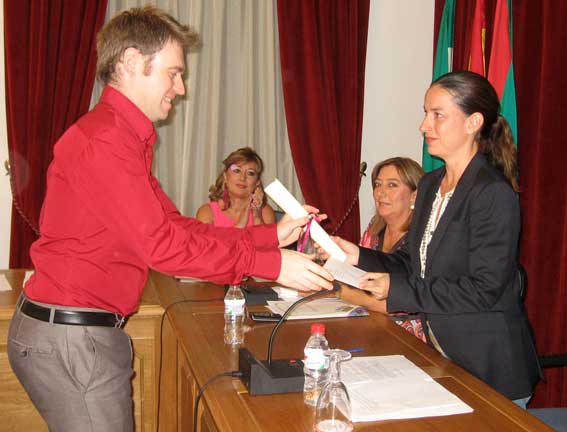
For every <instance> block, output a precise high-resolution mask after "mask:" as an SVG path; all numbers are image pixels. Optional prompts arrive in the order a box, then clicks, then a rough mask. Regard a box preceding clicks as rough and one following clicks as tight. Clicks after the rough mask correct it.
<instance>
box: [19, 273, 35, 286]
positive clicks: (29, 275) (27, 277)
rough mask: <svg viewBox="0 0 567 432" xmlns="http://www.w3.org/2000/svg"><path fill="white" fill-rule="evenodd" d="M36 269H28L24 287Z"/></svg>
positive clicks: (23, 283)
mask: <svg viewBox="0 0 567 432" xmlns="http://www.w3.org/2000/svg"><path fill="white" fill-rule="evenodd" d="M33 273H34V271H33V270H28V271H27V272H26V273H25V274H24V281H23V282H22V287H23V286H24V285H25V284H26V282H27V281H28V280H29V279H30V278H31V277H32V276H33Z"/></svg>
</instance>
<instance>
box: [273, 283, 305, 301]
mask: <svg viewBox="0 0 567 432" xmlns="http://www.w3.org/2000/svg"><path fill="white" fill-rule="evenodd" d="M272 289H273V290H274V291H275V292H276V294H277V295H278V298H280V299H282V300H294V301H295V300H299V299H300V298H301V296H300V295H299V292H298V291H297V290H294V289H292V288H285V287H282V286H274V287H272Z"/></svg>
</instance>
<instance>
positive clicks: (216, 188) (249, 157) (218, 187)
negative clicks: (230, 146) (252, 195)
mask: <svg viewBox="0 0 567 432" xmlns="http://www.w3.org/2000/svg"><path fill="white" fill-rule="evenodd" d="M242 162H254V163H255V164H256V166H257V167H258V185H259V186H260V187H262V172H263V171H264V162H263V161H262V158H261V157H260V156H259V155H258V153H256V151H254V149H252V148H250V147H242V148H239V149H238V150H235V151H233V152H232V153H231V154H229V155H228V156H227V157H226V159H225V160H223V161H222V164H223V170H222V171H221V173H220V174H219V176H218V177H217V179H216V180H215V182H214V184H212V185H211V187H210V188H209V200H210V201H219V200H220V199H222V197H223V193H224V187H225V184H224V173H225V172H226V171H227V170H228V169H229V168H230V166H231V165H232V164H237V165H238V164H240V163H242ZM265 205H266V196H265V195H264V198H263V200H262V207H264V206H265Z"/></svg>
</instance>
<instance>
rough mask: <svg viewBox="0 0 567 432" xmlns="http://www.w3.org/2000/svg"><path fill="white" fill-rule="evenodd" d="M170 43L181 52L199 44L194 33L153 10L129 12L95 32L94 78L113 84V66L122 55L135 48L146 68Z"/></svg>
mask: <svg viewBox="0 0 567 432" xmlns="http://www.w3.org/2000/svg"><path fill="white" fill-rule="evenodd" d="M170 40H172V41H175V42H178V43H179V44H180V45H181V46H182V47H183V49H189V48H191V47H194V46H196V45H197V44H198V41H199V37H198V35H197V33H195V32H194V31H193V30H191V29H190V28H189V27H188V26H186V25H183V24H180V23H179V22H178V21H177V20H176V19H175V18H173V17H172V16H171V15H169V14H167V13H165V12H164V11H162V10H161V9H158V8H156V7H154V6H145V7H143V8H132V9H130V10H127V11H124V12H122V13H120V14H118V15H116V16H115V17H114V18H112V19H111V20H110V21H109V22H108V23H106V25H105V26H104V27H103V28H102V29H101V30H100V31H99V32H98V34H97V37H96V48H97V54H98V60H97V65H96V77H97V79H98V80H99V81H100V82H102V83H103V84H108V83H112V82H116V78H117V77H116V65H117V64H118V62H119V61H120V59H121V57H122V55H123V54H124V51H126V49H128V48H136V49H137V50H138V51H140V53H141V54H142V55H144V56H146V68H148V66H149V64H150V62H151V61H152V59H153V56H154V55H155V54H156V53H157V52H158V51H160V50H161V49H162V48H163V47H164V45H165V44H166V43H167V42H169V41H170Z"/></svg>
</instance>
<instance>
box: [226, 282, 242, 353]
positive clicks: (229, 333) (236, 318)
mask: <svg viewBox="0 0 567 432" xmlns="http://www.w3.org/2000/svg"><path fill="white" fill-rule="evenodd" d="M244 302H245V300H244V294H243V293H242V290H241V289H240V285H230V286H229V288H228V291H227V292H226V295H225V296H224V343H226V344H233V345H236V344H241V343H242V342H244V315H245V311H244Z"/></svg>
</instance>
